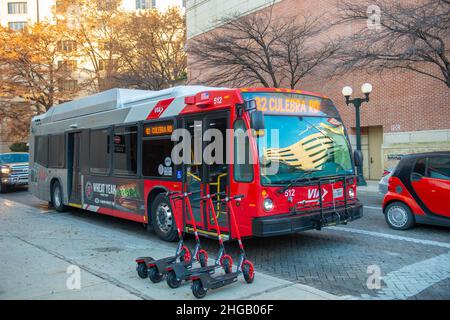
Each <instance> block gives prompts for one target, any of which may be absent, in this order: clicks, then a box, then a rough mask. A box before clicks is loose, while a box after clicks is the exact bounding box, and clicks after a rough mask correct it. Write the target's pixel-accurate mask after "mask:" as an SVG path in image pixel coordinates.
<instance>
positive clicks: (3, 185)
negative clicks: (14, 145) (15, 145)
mask: <svg viewBox="0 0 450 320" xmlns="http://www.w3.org/2000/svg"><path fill="white" fill-rule="evenodd" d="M28 158H29V157H28V153H26V152H10V153H0V192H2V193H3V192H7V191H8V189H9V187H14V186H22V185H27V184H28Z"/></svg>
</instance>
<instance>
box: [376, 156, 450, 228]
mask: <svg viewBox="0 0 450 320" xmlns="http://www.w3.org/2000/svg"><path fill="white" fill-rule="evenodd" d="M383 212H384V214H385V217H386V222H387V224H388V225H389V226H390V227H391V228H393V229H396V230H406V229H409V228H411V227H413V226H414V225H415V224H416V223H423V224H433V225H442V226H450V152H446V151H445V152H430V153H420V154H413V155H408V156H405V157H403V158H402V159H401V160H400V162H399V163H398V165H397V167H396V168H395V170H394V171H393V172H392V175H391V177H390V178H389V184H388V192H387V193H386V195H385V196H384V199H383Z"/></svg>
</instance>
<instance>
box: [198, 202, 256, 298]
mask: <svg viewBox="0 0 450 320" xmlns="http://www.w3.org/2000/svg"><path fill="white" fill-rule="evenodd" d="M243 197H244V195H236V196H233V197H226V198H225V199H223V200H222V201H223V202H225V203H226V204H227V208H228V212H229V217H230V219H231V223H232V227H233V228H234V232H235V235H236V239H237V241H238V243H239V249H240V251H241V255H240V258H239V263H238V265H237V266H236V271H235V272H230V273H225V274H223V275H220V276H217V277H213V276H212V275H211V273H201V272H200V273H194V274H192V275H191V276H190V280H192V281H193V282H192V287H191V289H192V293H193V294H194V296H195V297H196V298H203V297H204V296H205V295H206V293H207V292H208V290H209V289H217V288H221V287H224V286H226V285H229V284H231V283H233V282H236V281H237V280H238V277H239V275H240V274H241V273H242V275H243V276H244V279H245V281H246V282H247V283H252V282H253V280H254V277H255V273H254V267H253V263H251V262H250V261H249V260H247V257H246V255H245V250H244V245H243V244H242V239H241V234H240V232H239V228H238V226H237V222H236V216H235V214H234V210H233V206H232V204H231V202H232V201H233V200H235V201H240V200H241V199H242V198H243Z"/></svg>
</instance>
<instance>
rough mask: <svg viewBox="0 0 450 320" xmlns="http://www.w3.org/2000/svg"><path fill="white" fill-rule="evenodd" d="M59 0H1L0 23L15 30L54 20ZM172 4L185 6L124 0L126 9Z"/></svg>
mask: <svg viewBox="0 0 450 320" xmlns="http://www.w3.org/2000/svg"><path fill="white" fill-rule="evenodd" d="M57 2H58V1H57V0H0V25H2V26H4V27H9V28H11V29H14V30H20V29H23V27H24V26H26V25H27V24H32V23H36V22H39V21H42V20H44V19H48V20H52V19H53V16H52V7H53V6H54V5H55V4H57ZM170 6H180V7H182V8H184V0H123V1H122V8H123V9H124V10H129V11H132V10H145V9H151V8H157V9H159V10H165V9H167V8H168V7H170Z"/></svg>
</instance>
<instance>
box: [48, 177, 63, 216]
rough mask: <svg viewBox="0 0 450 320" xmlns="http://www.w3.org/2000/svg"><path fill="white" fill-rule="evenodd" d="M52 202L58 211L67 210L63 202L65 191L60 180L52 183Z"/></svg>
mask: <svg viewBox="0 0 450 320" xmlns="http://www.w3.org/2000/svg"><path fill="white" fill-rule="evenodd" d="M51 198H52V204H53V207H54V208H55V210H56V211H58V212H64V211H67V206H65V205H64V203H63V192H62V187H61V185H60V183H59V181H55V182H54V183H53V185H52V194H51Z"/></svg>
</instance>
